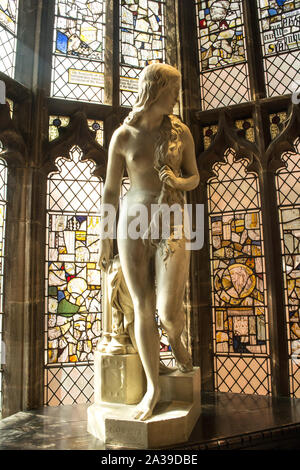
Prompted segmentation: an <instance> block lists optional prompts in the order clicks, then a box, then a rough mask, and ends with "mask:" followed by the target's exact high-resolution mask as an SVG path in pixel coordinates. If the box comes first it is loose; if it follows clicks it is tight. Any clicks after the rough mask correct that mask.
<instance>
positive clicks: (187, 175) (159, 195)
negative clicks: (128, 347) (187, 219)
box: [99, 64, 199, 420]
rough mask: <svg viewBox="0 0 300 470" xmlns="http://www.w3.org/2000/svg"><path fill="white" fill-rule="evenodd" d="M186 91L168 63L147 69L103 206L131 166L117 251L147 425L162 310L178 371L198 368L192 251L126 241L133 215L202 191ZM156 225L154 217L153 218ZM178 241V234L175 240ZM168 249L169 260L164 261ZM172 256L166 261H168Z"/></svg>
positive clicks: (140, 409) (112, 161) (121, 131)
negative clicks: (188, 294) (192, 341)
mask: <svg viewBox="0 0 300 470" xmlns="http://www.w3.org/2000/svg"><path fill="white" fill-rule="evenodd" d="M179 89H180V74H179V72H178V71H177V70H176V69H174V68H173V67H171V66H169V65H165V64H151V65H149V66H147V67H146V68H145V69H144V70H143V72H142V74H141V76H140V80H139V93H138V97H137V100H136V103H135V105H134V106H133V110H132V112H131V113H130V114H129V116H128V117H127V118H126V119H125V121H124V123H123V125H122V126H121V127H119V128H118V129H117V130H116V131H115V133H114V134H113V137H112V139H111V143H110V147H109V158H108V168H107V178H106V182H105V186H104V193H103V200H102V202H103V203H104V204H112V205H113V206H114V207H115V208H116V207H117V206H118V203H119V195H120V188H121V183H122V178H123V174H124V169H125V167H126V168H127V173H128V176H129V179H130V183H131V186H130V189H129V191H128V192H127V194H126V196H125V198H124V200H123V204H122V208H121V212H120V217H119V222H118V250H119V255H120V261H121V266H122V271H123V274H124V277H125V280H126V284H127V286H128V289H129V292H130V295H131V297H132V301H133V306H134V331H135V338H136V343H137V347H138V352H139V355H140V358H141V361H142V364H143V367H144V371H145V375H146V380H147V391H146V394H145V395H144V397H143V399H142V401H141V402H140V403H139V404H138V405H137V407H136V411H135V416H134V417H135V419H140V420H146V419H148V418H149V417H150V416H151V415H152V412H153V409H154V407H155V405H156V404H157V402H158V401H159V396H160V390H159V351H160V342H159V333H158V328H157V324H156V321H155V312H156V309H157V311H158V315H159V317H160V320H161V323H162V325H163V327H164V329H165V331H166V332H167V335H168V338H169V342H170V345H171V348H172V351H173V354H174V356H175V359H176V362H177V365H178V368H179V369H180V370H181V371H182V372H189V371H191V370H192V359H191V357H190V355H189V353H188V351H187V350H186V348H185V347H184V345H183V344H182V341H181V333H182V331H183V327H184V312H183V297H184V291H185V286H186V281H187V278H188V272H189V261H190V252H189V251H188V250H187V249H186V245H185V242H184V239H181V240H176V241H175V242H174V239H172V241H171V242H172V250H171V251H170V250H169V251H168V246H169V244H168V243H169V241H170V240H160V241H158V242H157V243H151V241H149V242H148V241H147V240H145V239H143V238H142V237H139V238H137V239H132V238H130V237H129V236H127V237H124V231H125V232H126V230H127V228H128V226H129V224H130V222H131V221H132V219H133V217H132V216H131V215H128V212H130V210H131V209H132V208H133V207H134V206H135V205H136V204H143V205H144V207H146V208H147V209H148V211H149V214H150V208H151V204H161V203H167V204H169V205H171V204H173V203H179V204H181V205H182V204H183V192H184V191H190V190H192V189H194V188H196V187H197V186H198V184H199V174H198V169H197V165H196V158H195V149H194V142H193V138H192V135H191V133H190V131H189V129H188V128H187V126H185V125H184V124H182V123H181V121H180V120H179V119H178V118H176V117H175V116H173V115H172V112H173V107H174V105H175V103H176V101H177V98H178V93H179ZM147 223H148V224H150V216H149V219H148V221H147ZM173 238H174V237H173ZM162 252H165V254H166V256H162ZM111 257H112V254H111V243H110V240H109V239H107V238H106V239H102V240H101V241H100V254H99V265H100V267H101V268H102V269H106V268H107V266H108V263H109V260H110V259H111ZM165 258H167V259H165Z"/></svg>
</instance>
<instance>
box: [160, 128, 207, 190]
mask: <svg viewBox="0 0 300 470" xmlns="http://www.w3.org/2000/svg"><path fill="white" fill-rule="evenodd" d="M181 138H182V141H183V142H182V144H183V151H182V163H181V171H182V177H177V176H175V175H174V173H173V171H172V170H171V169H170V168H169V167H168V166H163V167H162V168H161V170H160V174H159V176H160V179H161V180H162V181H163V182H165V183H166V184H168V185H169V186H171V187H172V188H174V189H179V190H181V191H191V190H192V189H195V188H196V187H197V186H198V184H199V181H200V176H199V172H198V168H197V162H196V154H195V144H194V139H193V136H192V134H191V131H190V130H189V128H188V127H187V126H185V125H184V129H183V132H182V135H181Z"/></svg>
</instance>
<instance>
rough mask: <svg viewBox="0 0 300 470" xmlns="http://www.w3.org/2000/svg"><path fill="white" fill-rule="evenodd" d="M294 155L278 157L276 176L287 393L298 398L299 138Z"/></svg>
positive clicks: (299, 283) (299, 384) (299, 352)
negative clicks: (283, 296) (287, 352)
mask: <svg viewBox="0 0 300 470" xmlns="http://www.w3.org/2000/svg"><path fill="white" fill-rule="evenodd" d="M294 146H295V152H292V151H291V152H286V153H284V154H283V155H282V160H283V162H284V163H285V168H281V169H280V170H279V171H278V173H277V175H276V187H277V200H278V206H279V220H280V227H281V246H282V257H283V260H282V261H283V276H284V291H285V310H286V321H287V327H288V328H287V334H288V345H289V375H290V393H291V395H292V396H293V397H295V398H300V321H299V318H300V315H299V314H300V138H298V139H297V140H296V142H295V144H294Z"/></svg>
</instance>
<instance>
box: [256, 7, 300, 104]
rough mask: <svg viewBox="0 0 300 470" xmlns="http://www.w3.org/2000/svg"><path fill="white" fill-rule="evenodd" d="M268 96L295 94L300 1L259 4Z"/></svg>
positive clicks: (297, 74)
mask: <svg viewBox="0 0 300 470" xmlns="http://www.w3.org/2000/svg"><path fill="white" fill-rule="evenodd" d="M258 5H259V17H260V30H261V38H262V45H263V55H264V68H265V76H266V84H267V95H268V96H278V95H284V94H288V93H292V92H293V91H294V90H295V89H296V88H298V86H297V83H296V80H297V78H298V80H299V69H300V54H299V48H300V1H299V0H258Z"/></svg>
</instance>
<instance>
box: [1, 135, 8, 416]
mask: <svg viewBox="0 0 300 470" xmlns="http://www.w3.org/2000/svg"><path fill="white" fill-rule="evenodd" d="M2 151H3V147H2V144H1V142H0V155H1V152H2ZM6 191H7V165H6V162H5V160H3V159H2V158H1V157H0V417H1V412H2V366H3V365H4V364H5V346H4V343H3V341H2V331H3V329H2V325H3V314H4V312H3V275H4V259H5V258H4V256H5V221H6V202H7V201H6Z"/></svg>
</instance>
